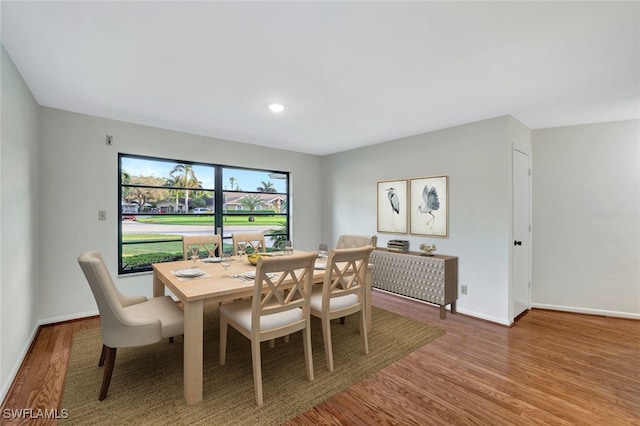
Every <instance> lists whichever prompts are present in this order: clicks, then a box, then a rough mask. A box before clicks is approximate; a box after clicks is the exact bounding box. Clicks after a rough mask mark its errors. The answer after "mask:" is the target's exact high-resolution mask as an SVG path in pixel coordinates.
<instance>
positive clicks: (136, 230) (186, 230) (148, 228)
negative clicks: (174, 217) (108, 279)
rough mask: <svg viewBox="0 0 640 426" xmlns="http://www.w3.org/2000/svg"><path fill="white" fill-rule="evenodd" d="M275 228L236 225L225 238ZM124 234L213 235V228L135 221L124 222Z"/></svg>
mask: <svg viewBox="0 0 640 426" xmlns="http://www.w3.org/2000/svg"><path fill="white" fill-rule="evenodd" d="M273 228H275V226H252V225H244V226H243V225H236V226H225V227H224V233H225V237H230V236H231V234H233V233H234V232H260V231H266V230H268V229H273ZM122 233H123V234H169V235H199V234H209V233H211V226H206V225H161V224H157V223H142V222H136V221H134V220H124V221H122Z"/></svg>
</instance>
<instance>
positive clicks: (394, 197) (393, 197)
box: [387, 188, 400, 214]
mask: <svg viewBox="0 0 640 426" xmlns="http://www.w3.org/2000/svg"><path fill="white" fill-rule="evenodd" d="M387 197H389V203H391V208H392V209H393V211H394V212H396V214H400V199H399V198H398V194H397V193H396V190H395V188H389V189H387Z"/></svg>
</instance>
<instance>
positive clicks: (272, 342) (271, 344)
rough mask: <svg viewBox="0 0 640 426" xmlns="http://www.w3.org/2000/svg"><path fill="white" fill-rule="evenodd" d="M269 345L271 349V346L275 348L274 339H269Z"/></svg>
mask: <svg viewBox="0 0 640 426" xmlns="http://www.w3.org/2000/svg"><path fill="white" fill-rule="evenodd" d="M269 347H270V348H271V349H273V348H275V347H276V339H271V340H269Z"/></svg>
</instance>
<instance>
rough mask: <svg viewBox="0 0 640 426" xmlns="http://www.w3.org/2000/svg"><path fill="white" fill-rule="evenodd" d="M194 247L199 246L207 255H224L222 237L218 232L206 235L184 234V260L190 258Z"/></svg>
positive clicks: (201, 251)
mask: <svg viewBox="0 0 640 426" xmlns="http://www.w3.org/2000/svg"><path fill="white" fill-rule="evenodd" d="M192 247H198V250H199V251H200V253H203V252H205V253H207V257H216V251H217V252H218V256H219V257H222V238H221V237H220V235H217V234H206V235H183V236H182V255H183V256H184V260H189V256H190V252H191V248H192Z"/></svg>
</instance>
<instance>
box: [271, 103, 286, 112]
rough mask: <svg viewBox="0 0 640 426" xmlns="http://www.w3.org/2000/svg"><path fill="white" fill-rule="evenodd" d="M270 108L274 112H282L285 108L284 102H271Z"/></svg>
mask: <svg viewBox="0 0 640 426" xmlns="http://www.w3.org/2000/svg"><path fill="white" fill-rule="evenodd" d="M269 109H270V110H271V111H273V112H282V111H283V110H284V105H282V104H271V105H269Z"/></svg>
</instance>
